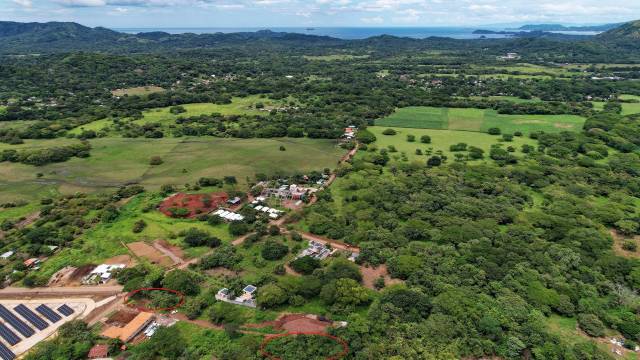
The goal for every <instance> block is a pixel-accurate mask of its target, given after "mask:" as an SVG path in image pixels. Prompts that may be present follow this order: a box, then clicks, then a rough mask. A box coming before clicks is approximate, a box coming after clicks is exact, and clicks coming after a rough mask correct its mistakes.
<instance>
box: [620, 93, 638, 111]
mask: <svg viewBox="0 0 640 360" xmlns="http://www.w3.org/2000/svg"><path fill="white" fill-rule="evenodd" d="M620 99H621V100H632V101H637V102H635V103H623V104H622V115H631V114H638V113H640V96H636V95H620Z"/></svg>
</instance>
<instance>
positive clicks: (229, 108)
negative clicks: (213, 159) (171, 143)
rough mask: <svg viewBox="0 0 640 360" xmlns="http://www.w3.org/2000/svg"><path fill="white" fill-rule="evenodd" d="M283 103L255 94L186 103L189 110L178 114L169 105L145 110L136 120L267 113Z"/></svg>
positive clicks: (151, 120) (172, 120) (144, 121)
mask: <svg viewBox="0 0 640 360" xmlns="http://www.w3.org/2000/svg"><path fill="white" fill-rule="evenodd" d="M258 103H262V104H263V105H264V108H263V109H262V110H260V109H257V108H256V104H258ZM282 104H283V101H281V100H270V99H268V98H261V97H260V96H258V95H254V96H247V97H244V98H233V100H232V101H231V104H222V105H220V104H211V103H197V104H184V105H182V107H184V108H185V109H186V110H187V111H186V112H184V113H181V114H177V115H175V114H172V113H170V112H169V109H171V107H170V106H168V107H164V108H157V109H151V110H147V111H145V112H143V115H144V118H143V119H140V120H136V121H135V123H137V124H146V123H150V122H159V123H161V124H173V123H174V121H175V120H176V119H177V118H179V117H189V116H199V115H211V114H213V113H219V114H222V115H267V114H268V112H267V111H265V110H268V109H271V108H274V107H278V106H280V105H282Z"/></svg>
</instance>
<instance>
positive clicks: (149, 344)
mask: <svg viewBox="0 0 640 360" xmlns="http://www.w3.org/2000/svg"><path fill="white" fill-rule="evenodd" d="M185 343H186V340H185V339H183V338H182V335H181V334H180V332H179V331H178V329H177V328H176V327H175V326H171V327H164V326H161V327H160V328H158V330H156V332H155V334H153V336H152V337H151V338H150V339H149V340H147V341H144V342H142V343H141V344H140V345H138V346H134V347H133V348H132V349H131V352H132V356H131V357H129V359H131V360H148V359H179V358H181V357H182V354H183V353H184V351H185Z"/></svg>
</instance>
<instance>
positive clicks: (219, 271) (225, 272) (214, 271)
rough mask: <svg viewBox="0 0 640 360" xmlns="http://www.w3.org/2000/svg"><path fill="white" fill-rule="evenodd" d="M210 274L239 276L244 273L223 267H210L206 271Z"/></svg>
mask: <svg viewBox="0 0 640 360" xmlns="http://www.w3.org/2000/svg"><path fill="white" fill-rule="evenodd" d="M204 273H205V274H207V275H209V276H228V277H237V276H240V275H242V271H233V270H229V269H226V268H223V267H217V268H214V269H209V270H206V271H205V272H204Z"/></svg>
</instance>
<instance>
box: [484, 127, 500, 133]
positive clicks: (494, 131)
mask: <svg viewBox="0 0 640 360" xmlns="http://www.w3.org/2000/svg"><path fill="white" fill-rule="evenodd" d="M487 132H488V133H489V135H500V134H501V133H502V131H500V128H497V127H493V128H490V129H489V130H488V131H487Z"/></svg>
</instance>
